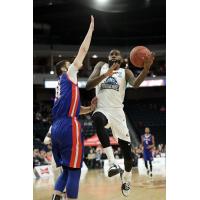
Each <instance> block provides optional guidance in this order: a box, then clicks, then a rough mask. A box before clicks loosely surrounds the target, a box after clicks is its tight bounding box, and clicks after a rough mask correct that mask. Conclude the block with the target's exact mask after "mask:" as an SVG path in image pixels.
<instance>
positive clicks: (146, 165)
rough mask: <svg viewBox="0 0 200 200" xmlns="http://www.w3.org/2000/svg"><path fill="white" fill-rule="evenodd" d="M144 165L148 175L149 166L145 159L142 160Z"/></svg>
mask: <svg viewBox="0 0 200 200" xmlns="http://www.w3.org/2000/svg"><path fill="white" fill-rule="evenodd" d="M144 165H145V167H146V169H147V175H149V167H148V162H147V160H144Z"/></svg>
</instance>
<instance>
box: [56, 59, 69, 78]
mask: <svg viewBox="0 0 200 200" xmlns="http://www.w3.org/2000/svg"><path fill="white" fill-rule="evenodd" d="M69 66H70V62H69V61H68V60H61V61H59V62H58V63H56V65H55V68H56V74H57V76H60V75H61V74H62V73H63V72H66V71H67V70H68V68H69Z"/></svg>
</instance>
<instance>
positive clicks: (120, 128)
mask: <svg viewBox="0 0 200 200" xmlns="http://www.w3.org/2000/svg"><path fill="white" fill-rule="evenodd" d="M95 112H101V113H103V114H104V115H105V116H106V118H107V119H108V124H107V125H106V126H105V128H111V130H112V134H113V137H114V138H115V139H116V140H118V138H120V139H122V140H125V141H127V142H131V140H130V135H129V130H128V128H127V124H126V116H125V114H124V111H123V109H122V108H97V109H96V110H95V111H94V113H95Z"/></svg>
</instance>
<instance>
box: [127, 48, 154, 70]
mask: <svg viewBox="0 0 200 200" xmlns="http://www.w3.org/2000/svg"><path fill="white" fill-rule="evenodd" d="M150 55H151V51H150V50H149V49H147V48H146V47H144V46H136V47H134V48H133V49H132V50H131V52H130V61H131V63H132V64H133V65H134V66H136V67H140V68H142V67H143V65H144V59H145V58H146V57H149V56H150Z"/></svg>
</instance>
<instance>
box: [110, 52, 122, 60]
mask: <svg viewBox="0 0 200 200" xmlns="http://www.w3.org/2000/svg"><path fill="white" fill-rule="evenodd" d="M108 60H109V61H112V62H116V61H120V62H122V55H121V52H120V51H119V50H111V51H110V53H109V56H108Z"/></svg>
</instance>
